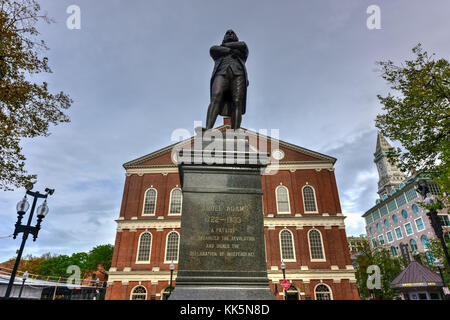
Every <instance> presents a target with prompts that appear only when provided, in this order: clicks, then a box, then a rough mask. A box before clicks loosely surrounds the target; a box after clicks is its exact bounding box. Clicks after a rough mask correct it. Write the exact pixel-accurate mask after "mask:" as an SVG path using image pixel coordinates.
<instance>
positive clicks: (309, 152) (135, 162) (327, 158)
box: [123, 125, 337, 169]
mask: <svg viewBox="0 0 450 320" xmlns="http://www.w3.org/2000/svg"><path fill="white" fill-rule="evenodd" d="M227 128H230V125H222V126H220V127H217V128H215V129H217V130H220V131H223V130H225V129H227ZM242 129H243V130H245V131H246V132H247V133H249V134H251V135H254V136H256V137H257V138H259V137H262V138H263V139H266V140H268V141H270V142H272V141H278V143H279V145H280V146H283V147H285V148H287V149H290V150H294V151H297V152H301V153H304V154H307V155H310V156H312V157H316V158H318V159H319V160H316V161H320V162H327V163H328V162H331V163H332V164H334V163H335V162H336V161H337V159H336V158H334V157H331V156H328V155H325V154H322V153H319V152H316V151H312V150H309V149H306V148H303V147H300V146H297V145H294V144H291V143H288V142H286V141H283V140H278V139H274V138H272V137H269V136H266V135H264V134H261V133H258V132H255V131H252V130H248V129H245V128H242ZM193 139H194V136H192V137H190V138H188V139H185V140H183V141H180V142H176V143H174V144H171V145H169V146H167V147H164V148H161V149H159V150H156V151H154V152H152V153H149V154H147V155H145V156H142V157H139V158H137V159H134V160H131V161H128V162H126V163H124V164H123V167H124V168H125V169H128V168H136V167H141V165H140V164H141V163H142V162H144V161H147V160H149V159H153V158H156V157H158V156H160V155H162V154H164V153H167V152H168V151H170V150H172V149H173V148H174V147H175V146H176V145H180V146H185V145H189V144H190V143H192V141H193ZM313 161H314V160H313ZM165 166H167V165H165Z"/></svg>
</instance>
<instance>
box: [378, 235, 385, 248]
mask: <svg viewBox="0 0 450 320" xmlns="http://www.w3.org/2000/svg"><path fill="white" fill-rule="evenodd" d="M380 238H382V239H383V243H381V240H380ZM378 241H380V245H382V246H384V245H386V239H384V234H380V235H379V236H378Z"/></svg>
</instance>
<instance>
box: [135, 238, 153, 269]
mask: <svg viewBox="0 0 450 320" xmlns="http://www.w3.org/2000/svg"><path fill="white" fill-rule="evenodd" d="M146 233H148V234H150V237H151V238H150V239H151V240H150V252H149V254H148V261H139V260H138V259H139V250H140V249H141V238H142V236H143V235H144V234H146ZM152 247H153V234H152V233H151V232H150V231H143V232H142V233H141V234H140V235H139V240H138V247H137V251H136V262H135V263H136V264H149V263H150V261H151V260H152Z"/></svg>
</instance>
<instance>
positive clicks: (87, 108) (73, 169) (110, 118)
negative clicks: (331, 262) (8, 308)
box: [0, 0, 450, 261]
mask: <svg viewBox="0 0 450 320" xmlns="http://www.w3.org/2000/svg"><path fill="white" fill-rule="evenodd" d="M40 3H41V6H42V8H43V9H44V10H47V11H48V12H49V14H50V16H52V17H54V18H55V19H56V21H57V23H56V24H52V25H44V24H43V25H40V27H39V28H40V30H41V33H42V37H43V38H44V39H45V40H46V41H47V43H48V45H49V47H50V48H51V50H50V51H49V52H48V53H47V54H48V57H49V61H50V65H51V66H52V69H53V71H54V73H53V74H50V75H42V76H40V78H39V79H42V80H46V81H48V83H49V86H50V88H52V90H55V91H56V90H64V91H66V92H67V93H69V94H70V95H71V97H72V98H73V99H74V101H75V103H74V104H73V106H72V108H71V110H70V111H69V115H70V116H71V120H72V122H71V123H70V124H66V125H61V126H57V127H54V128H52V130H51V131H52V135H51V136H50V137H47V138H38V139H33V140H28V141H24V143H23V144H22V146H23V149H24V153H25V155H26V156H27V158H28V162H27V166H26V167H27V169H28V170H29V171H30V172H33V173H37V174H38V181H39V183H38V185H37V186H36V188H37V189H38V190H43V189H44V188H45V187H47V186H49V187H54V188H56V192H55V194H54V195H53V196H52V197H51V199H49V206H50V210H51V211H50V213H49V215H48V217H47V218H46V219H45V220H44V223H43V228H42V231H41V235H40V236H39V239H38V240H37V242H34V243H33V242H31V241H29V242H28V243H27V246H26V252H33V253H36V254H38V253H43V252H48V251H52V252H54V253H72V252H76V251H81V250H88V249H90V248H91V247H92V246H95V245H98V244H102V243H106V242H109V243H113V241H114V236H115V222H114V219H116V218H117V217H118V215H119V208H120V202H121V196H122V191H123V183H124V170H123V168H122V166H121V165H122V164H123V163H124V162H126V161H129V160H131V159H134V158H137V157H139V156H142V155H145V154H147V153H150V152H152V151H154V150H157V149H158V148H161V147H164V146H167V145H168V144H170V143H171V141H170V135H171V133H172V131H173V130H174V129H176V128H187V129H189V130H190V131H191V132H192V129H193V121H194V120H203V121H204V120H205V115H206V108H207V105H208V99H209V78H210V75H211V71H212V66H213V61H212V60H211V58H210V57H209V47H210V46H211V45H212V44H216V43H219V42H220V41H221V39H222V37H223V33H224V32H225V30H227V29H228V28H233V29H234V30H235V31H236V32H237V34H238V36H239V37H240V38H241V39H242V40H244V41H246V42H247V44H248V46H249V49H250V55H249V58H248V62H247V66H248V71H249V77H250V86H249V89H248V107H247V109H248V112H247V114H246V116H245V117H244V120H243V126H244V127H247V128H255V129H259V128H268V129H270V128H276V129H280V138H281V139H282V140H285V141H289V142H291V143H293V144H297V145H300V146H303V147H305V148H308V149H312V150H316V151H319V152H323V153H326V154H330V155H332V156H335V157H336V158H338V162H337V164H336V177H337V183H338V187H339V194H340V198H341V203H342V207H343V211H344V213H345V214H347V215H348V216H349V218H348V219H347V231H348V233H349V234H350V233H354V234H358V233H360V232H362V231H363V226H362V225H361V224H360V222H358V221H360V220H358V215H359V214H361V213H363V212H364V211H365V210H367V209H368V208H369V207H370V206H372V204H373V202H374V200H375V197H376V183H377V177H376V168H375V166H374V164H373V162H372V158H373V157H372V154H373V150H374V148H375V137H376V132H375V130H374V118H375V116H376V114H377V113H379V112H380V111H381V108H380V106H379V103H378V101H377V99H376V94H378V93H384V92H386V90H387V89H388V87H387V86H386V84H385V83H384V81H383V80H382V79H381V78H380V76H379V74H378V73H377V72H375V71H374V69H375V64H374V62H375V61H377V60H385V59H392V60H394V61H396V62H400V61H402V60H405V59H406V58H407V57H409V56H410V49H411V48H412V47H413V46H414V45H416V44H417V43H418V42H422V43H423V45H424V47H425V48H426V49H427V50H428V51H430V52H436V54H437V55H438V56H442V57H448V56H450V43H449V42H448V41H447V39H448V30H450V21H449V20H448V17H447V15H448V14H447V13H448V12H449V9H450V3H449V2H448V1H446V0H436V1H433V5H428V4H426V3H424V2H423V1H422V0H411V1H406V0H402V1H395V2H392V1H386V0H380V1H377V4H378V5H379V6H380V8H381V19H382V22H381V23H382V29H381V30H372V31H371V30H368V29H367V28H366V18H367V14H366V8H367V7H368V6H369V5H371V4H373V3H372V2H371V1H360V0H352V1H333V0H328V1H325V0H324V1H299V0H291V1H283V3H278V2H275V1H272V0H259V1H237V0H230V1H226V2H223V1H217V0H214V1H205V0H189V1H174V0H152V1H144V0H134V1H125V0H122V1H112V0H98V1H88V0H79V1H77V3H76V4H77V5H79V6H80V8H81V14H82V24H81V30H68V29H67V28H66V25H65V20H66V18H67V17H68V15H67V14H66V8H67V7H68V6H69V5H71V4H73V1H69V0H61V1H54V0H41V1H40ZM219 121H221V120H219ZM22 196H23V191H22V190H18V191H15V192H7V193H2V194H0V219H1V221H2V222H1V223H0V237H1V236H4V235H8V234H10V233H12V229H13V227H14V223H15V220H16V213H15V209H14V208H15V204H16V203H17V201H19V200H20V198H21V197H22ZM0 244H1V245H0V261H1V260H4V259H6V258H9V257H11V256H13V255H14V252H15V250H16V249H17V248H18V246H19V241H17V240H16V241H13V240H11V239H3V238H0Z"/></svg>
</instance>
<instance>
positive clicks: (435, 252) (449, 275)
mask: <svg viewBox="0 0 450 320" xmlns="http://www.w3.org/2000/svg"><path fill="white" fill-rule="evenodd" d="M446 245H447V250H450V240H448V239H447V241H446ZM428 250H429V252H431V254H432V257H433V258H434V260H433V261H430V260H429V259H427V257H426V255H425V253H419V254H417V255H416V256H415V258H416V261H417V262H419V263H420V264H422V265H423V266H425V267H427V268H430V269H431V270H434V271H436V272H438V271H439V268H438V267H437V266H436V264H435V263H434V262H435V261H436V260H439V261H440V262H441V263H442V265H443V266H442V267H441V271H442V273H443V276H444V280H445V281H446V282H447V283H450V268H449V265H448V262H447V260H446V259H445V255H444V250H443V248H442V244H441V241H440V240H439V239H432V240H430V242H429V244H428Z"/></svg>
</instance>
